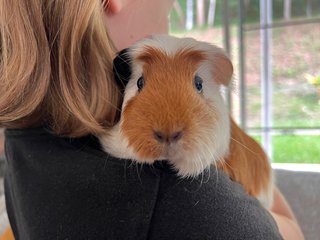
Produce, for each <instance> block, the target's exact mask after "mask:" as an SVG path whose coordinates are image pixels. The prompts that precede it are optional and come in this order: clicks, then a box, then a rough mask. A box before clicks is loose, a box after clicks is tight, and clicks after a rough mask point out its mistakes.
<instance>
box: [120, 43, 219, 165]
mask: <svg viewBox="0 0 320 240" xmlns="http://www.w3.org/2000/svg"><path fill="white" fill-rule="evenodd" d="M205 57H206V56H205V54H204V53H202V52H201V51H196V50H190V49H187V50H181V51H178V52H177V53H175V54H174V55H173V56H168V54H166V53H164V52H162V51H160V50H158V49H155V48H152V47H147V48H146V50H145V51H144V52H143V53H142V54H141V55H140V56H138V57H137V58H136V59H135V61H139V62H141V63H142V64H143V77H144V80H145V86H144V88H143V89H142V90H141V92H139V93H138V94H137V95H136V96H134V97H133V98H131V99H130V100H129V101H128V102H127V104H126V106H125V108H124V110H123V119H124V121H123V124H122V132H123V134H124V135H125V136H126V137H127V138H128V142H129V146H131V147H133V149H134V150H135V152H136V153H137V155H138V156H139V158H142V159H144V160H146V161H148V160H150V161H151V160H155V159H157V158H159V157H160V155H161V154H163V150H164V146H163V144H161V143H159V142H157V141H156V140H155V138H154V131H161V132H164V133H172V132H175V131H183V138H182V139H181V140H180V141H182V142H183V144H184V146H183V148H184V149H186V150H187V149H190V148H191V145H192V141H196V140H195V139H196V138H197V136H198V134H199V132H201V131H200V130H199V128H201V127H206V128H208V126H214V123H215V121H216V120H215V119H216V118H215V114H213V113H212V112H213V111H212V109H213V106H209V104H208V103H207V102H206V100H205V99H204V98H203V96H202V95H201V94H199V93H197V91H196V89H195V87H194V84H193V79H194V76H195V72H196V70H197V68H198V67H199V64H200V63H201V61H203V60H205ZM133 81H134V80H133ZM190 103H192V104H190ZM185 139H187V140H188V141H185Z"/></svg>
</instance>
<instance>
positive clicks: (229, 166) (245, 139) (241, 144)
mask: <svg viewBox="0 0 320 240" xmlns="http://www.w3.org/2000/svg"><path fill="white" fill-rule="evenodd" d="M230 123H231V141H230V154H229V156H228V157H227V158H226V159H225V162H224V163H220V167H221V168H222V169H223V170H224V171H225V172H226V173H228V175H229V176H230V177H231V179H232V180H234V181H237V182H239V183H241V184H242V185H243V186H244V189H245V190H246V192H247V193H249V194H250V195H252V196H258V195H259V194H260V193H261V192H262V191H267V189H268V186H269V184H270V178H271V166H270V163H269V160H268V157H267V155H266V154H265V152H264V151H263V149H262V148H261V146H260V145H259V144H258V143H257V142H256V141H255V140H254V139H252V138H251V137H250V136H248V135H247V134H246V133H245V132H244V131H243V130H242V129H240V128H239V127H238V126H237V124H236V123H235V122H234V121H233V119H232V118H230Z"/></svg>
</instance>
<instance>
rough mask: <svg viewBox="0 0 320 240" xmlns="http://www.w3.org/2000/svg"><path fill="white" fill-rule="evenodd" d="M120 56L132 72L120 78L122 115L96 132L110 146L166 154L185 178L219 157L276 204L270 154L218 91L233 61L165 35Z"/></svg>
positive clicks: (148, 159)
mask: <svg viewBox="0 0 320 240" xmlns="http://www.w3.org/2000/svg"><path fill="white" fill-rule="evenodd" d="M119 57H120V61H121V58H123V59H122V60H123V63H124V64H125V65H126V67H128V68H129V74H128V73H125V74H124V75H127V76H126V77H127V78H128V79H123V80H124V81H123V90H124V99H123V103H122V108H121V117H120V120H119V122H118V123H117V124H116V125H115V126H114V127H113V128H111V129H109V130H108V131H107V132H106V134H105V135H102V136H99V139H100V142H101V143H102V146H103V148H104V150H105V151H106V152H108V153H110V154H111V155H113V156H115V157H119V158H124V159H131V160H134V161H137V162H140V163H148V164H152V163H153V162H154V161H156V160H168V161H169V162H170V163H171V164H172V166H173V167H174V168H175V169H176V170H177V174H178V175H180V176H181V177H195V176H197V175H199V174H201V173H202V172H203V171H204V170H206V169H208V168H209V167H210V165H212V164H214V165H216V166H217V167H219V168H221V169H223V170H224V171H225V172H226V173H227V174H228V175H229V176H230V178H231V179H232V180H234V181H238V182H240V183H241V184H242V185H243V186H244V189H245V190H246V191H247V192H248V193H249V194H250V195H253V196H255V197H257V198H258V199H259V200H260V202H261V203H262V204H263V205H264V206H265V207H266V208H269V207H270V206H271V203H272V192H273V181H272V171H271V167H270V164H269V162H268V159H267V157H266V154H265V153H264V151H263V150H262V148H261V147H260V146H259V145H258V144H257V143H256V142H255V141H254V140H253V139H252V138H250V137H249V136H248V135H247V134H246V133H244V132H243V131H242V130H241V129H240V128H239V127H238V126H237V125H236V123H235V122H234V121H233V120H232V119H231V117H229V114H228V110H227V107H226V106H225V103H224V100H223V98H222V96H221V91H220V87H221V85H225V86H228V85H229V83H230V81H231V78H232V75H233V66H232V64H231V62H230V60H229V58H228V57H227V56H226V55H225V54H224V52H223V51H222V50H221V49H220V48H218V47H216V46H213V45H210V44H208V43H205V42H199V41H196V40H194V39H191V38H181V39H179V38H175V37H171V36H164V35H163V36H162V35H161V36H153V37H151V38H148V39H144V40H141V41H139V42H137V43H136V44H135V45H133V46H132V47H130V48H128V49H126V51H125V54H122V56H118V58H119ZM118 60H119V59H118ZM122 68H123V66H122ZM115 70H116V72H117V74H118V71H121V69H120V70H118V69H117V67H116V69H115ZM121 74H122V73H121V72H120V73H119V76H120V77H122V78H123V75H121ZM120 81H121V79H120Z"/></svg>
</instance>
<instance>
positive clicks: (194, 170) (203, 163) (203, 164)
mask: <svg viewBox="0 0 320 240" xmlns="http://www.w3.org/2000/svg"><path fill="white" fill-rule="evenodd" d="M212 162H213V161H208V160H204V159H192V158H182V159H175V160H174V161H171V163H172V165H173V166H174V169H175V170H176V171H177V175H178V176H180V177H182V178H194V177H197V176H198V175H200V174H201V173H203V172H204V171H205V170H206V169H209V168H210V166H211V164H212Z"/></svg>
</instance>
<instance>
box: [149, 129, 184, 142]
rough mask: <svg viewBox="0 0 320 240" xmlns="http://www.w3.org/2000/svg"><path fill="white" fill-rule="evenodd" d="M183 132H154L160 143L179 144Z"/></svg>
mask: <svg viewBox="0 0 320 240" xmlns="http://www.w3.org/2000/svg"><path fill="white" fill-rule="evenodd" d="M182 135H183V134H182V131H174V132H168V133H165V132H161V131H154V138H155V139H156V140H157V141H158V142H160V143H164V142H167V143H173V142H177V141H179V140H180V139H181V137H182Z"/></svg>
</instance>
